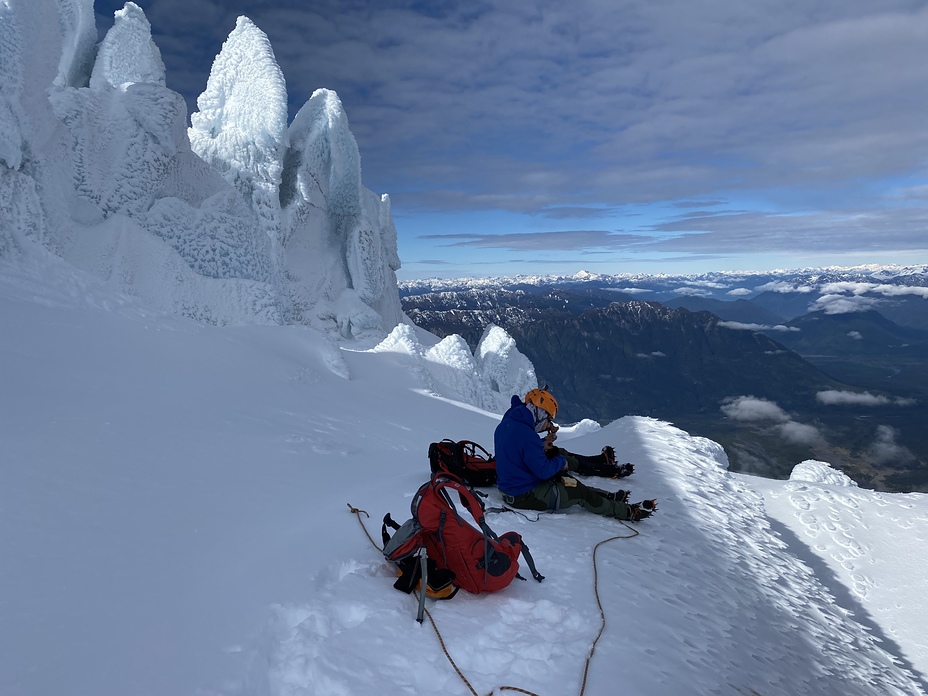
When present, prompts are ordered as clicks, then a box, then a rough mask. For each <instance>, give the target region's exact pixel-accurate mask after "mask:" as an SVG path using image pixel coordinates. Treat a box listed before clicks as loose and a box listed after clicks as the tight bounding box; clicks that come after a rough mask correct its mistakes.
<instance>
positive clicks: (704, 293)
mask: <svg viewBox="0 0 928 696" xmlns="http://www.w3.org/2000/svg"><path fill="white" fill-rule="evenodd" d="M675 292H677V293H679V294H680V295H686V296H687V297H712V292H711V291H710V290H706V289H705V288H694V287H689V286H684V287H682V288H677V289H676V291H675Z"/></svg>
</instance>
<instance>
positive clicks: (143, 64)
mask: <svg viewBox="0 0 928 696" xmlns="http://www.w3.org/2000/svg"><path fill="white" fill-rule="evenodd" d="M127 82H146V83H149V84H156V85H161V86H162V87H164V84H165V79H164V63H162V62H161V51H159V50H158V47H157V46H156V45H155V42H154V41H152V38H151V25H150V24H149V23H148V19H147V18H146V17H145V13H144V12H142V10H141V8H140V7H139V6H138V5H136V4H135V3H134V2H127V3H126V6H125V7H124V8H123V9H121V10H119V11H117V12H116V20H115V22H114V24H113V27H112V28H111V29H110V30H109V31H108V32H107V33H106V37H105V38H104V39H103V43H101V44H100V49H99V50H98V52H97V60H96V62H95V63H94V66H93V72H92V73H91V75H90V86H91V87H93V88H96V89H99V88H100V87H103V86H104V85H105V84H108V85H109V86H110V87H119V86H120V85H123V84H125V83H127Z"/></svg>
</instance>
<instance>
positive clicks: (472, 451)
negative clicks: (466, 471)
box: [458, 440, 493, 461]
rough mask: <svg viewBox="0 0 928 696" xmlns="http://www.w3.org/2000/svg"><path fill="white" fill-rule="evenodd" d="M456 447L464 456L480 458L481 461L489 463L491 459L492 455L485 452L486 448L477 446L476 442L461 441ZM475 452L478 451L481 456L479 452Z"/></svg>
mask: <svg viewBox="0 0 928 696" xmlns="http://www.w3.org/2000/svg"><path fill="white" fill-rule="evenodd" d="M458 446H459V447H460V448H461V451H462V452H464V454H466V455H468V456H471V457H480V458H482V459H486V460H487V461H490V460H491V459H493V455H492V454H490V453H489V452H487V450H486V448H484V447H482V446H481V445H478V444H477V443H476V442H473V441H471V440H461V441H460V442H458ZM477 450H480V452H482V453H483V454H480V453H479V452H477Z"/></svg>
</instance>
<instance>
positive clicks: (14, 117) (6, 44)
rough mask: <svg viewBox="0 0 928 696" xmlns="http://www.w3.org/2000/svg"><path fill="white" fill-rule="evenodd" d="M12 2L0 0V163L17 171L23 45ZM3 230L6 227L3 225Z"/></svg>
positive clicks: (20, 134)
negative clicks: (11, 7) (11, 6)
mask: <svg viewBox="0 0 928 696" xmlns="http://www.w3.org/2000/svg"><path fill="white" fill-rule="evenodd" d="M8 3H9V0H0V65H2V66H3V69H2V70H0V164H5V165H6V166H7V167H9V168H11V169H18V168H19V165H20V163H21V162H22V157H23V153H22V144H23V136H24V134H23V127H24V125H25V116H24V115H23V110H22V106H21V104H20V100H21V98H22V88H23V63H22V45H21V35H20V32H19V27H18V26H17V19H16V15H14V14H13V10H12V9H10V6H9V4H8ZM4 227H6V226H5V225H4Z"/></svg>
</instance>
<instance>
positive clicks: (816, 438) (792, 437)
mask: <svg viewBox="0 0 928 696" xmlns="http://www.w3.org/2000/svg"><path fill="white" fill-rule="evenodd" d="M779 428H780V434H781V435H782V436H783V437H784V438H785V439H786V440H789V441H790V442H793V443H795V444H797V445H814V444H815V443H816V442H821V441H822V440H823V439H824V438H823V437H822V434H821V433H820V432H819V430H818V428H816V427H814V426H811V425H805V424H804V423H797V422H796V421H792V420H791V421H787V422H786V423H783V424H782V425H780V426H779Z"/></svg>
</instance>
